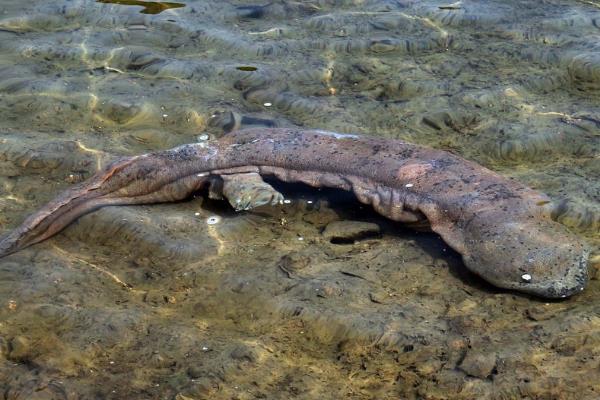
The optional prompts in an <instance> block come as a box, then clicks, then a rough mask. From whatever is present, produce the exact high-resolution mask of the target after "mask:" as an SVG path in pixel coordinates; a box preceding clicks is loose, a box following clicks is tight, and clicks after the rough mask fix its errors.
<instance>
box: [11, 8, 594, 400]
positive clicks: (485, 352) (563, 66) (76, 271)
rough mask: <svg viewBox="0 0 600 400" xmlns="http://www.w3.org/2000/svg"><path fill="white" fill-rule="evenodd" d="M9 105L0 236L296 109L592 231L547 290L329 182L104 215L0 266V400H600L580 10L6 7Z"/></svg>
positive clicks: (585, 30)
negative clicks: (558, 296)
mask: <svg viewBox="0 0 600 400" xmlns="http://www.w3.org/2000/svg"><path fill="white" fill-rule="evenodd" d="M0 116H1V118H0V229H1V232H5V231H7V230H9V229H11V228H13V227H15V226H16V225H18V224H19V223H20V222H21V221H22V219H23V218H24V217H26V216H27V215H29V214H30V213H31V212H33V211H34V210H35V209H37V208H38V207H39V206H40V205H41V204H43V203H44V202H46V201H48V200H50V199H51V198H53V197H54V196H55V195H56V194H57V193H59V192H60V191H62V190H64V189H65V188H67V187H69V186H70V185H71V184H73V183H75V182H78V181H81V180H82V179H85V178H87V177H89V176H90V175H91V174H93V173H94V172H95V171H96V170H97V169H98V168H100V167H101V166H102V165H104V164H106V163H107V162H109V161H110V160H112V159H114V158H116V157H118V156H120V155H133V154H140V153H144V152H149V151H153V150H162V149H165V148H169V147H173V146H176V145H179V144H183V143H189V142H194V141H197V140H205V139H206V138H208V140H211V139H212V138H215V137H219V136H221V135H223V134H226V133H227V132H229V131H232V130H234V129H239V128H245V127H255V126H265V127H273V126H300V127H306V128H319V129H325V130H331V131H338V132H352V133H359V134H371V135H377V136H381V137H389V138H401V139H404V140H408V141H411V142H415V143H420V144H424V145H428V146H432V147H436V148H440V149H445V150H448V151H451V152H453V153H456V154H460V155H462V156H463V157H465V158H467V159H471V160H475V161H477V162H479V163H481V164H483V165H485V166H487V167H489V168H491V169H493V170H495V171H498V172H499V173H501V174H504V175H506V176H508V177H510V178H514V179H519V180H521V181H523V182H525V183H527V184H528V185H530V186H533V187H535V188H537V189H539V190H541V191H544V192H546V193H548V194H549V195H550V196H551V198H552V199H553V201H554V203H555V204H556V211H555V218H556V219H558V220H559V221H561V222H563V223H564V224H566V225H568V226H569V227H571V228H572V229H573V230H574V231H576V232H578V233H579V234H581V235H582V236H584V237H585V238H586V239H587V240H588V241H589V242H590V243H591V244H592V245H593V246H594V248H595V256H594V258H593V263H592V275H593V277H594V279H593V280H592V281H591V282H590V285H589V287H588V289H587V290H586V291H585V292H584V293H582V294H581V295H579V296H577V297H575V298H573V299H569V300H567V301H563V302H553V303H545V302H541V301H539V300H536V299H533V298H529V297H526V296H522V295H519V294H515V293H507V292H504V291H500V290H497V289H494V288H492V287H490V286H489V285H486V284H485V283H484V282H482V281H481V280H479V279H477V278H475V277H473V276H472V275H470V274H468V273H467V272H465V268H464V266H463V265H462V263H461V261H460V258H459V257H458V256H457V255H456V254H455V253H453V252H452V251H451V250H450V249H448V248H447V247H446V246H445V244H444V243H443V242H442V241H441V240H440V239H439V238H437V237H436V236H435V235H432V234H427V233H419V232H414V231H412V230H408V229H404V228H403V227H402V226H401V225H399V224H395V223H391V222H389V221H385V220H383V219H381V218H379V217H378V216H376V215H375V214H374V213H372V212H370V211H369V210H366V209H363V208H362V207H361V206H360V205H359V204H358V203H356V202H355V201H353V200H352V199H351V198H348V197H347V196H344V195H341V194H339V193H335V192H329V191H310V190H308V189H307V188H299V187H296V186H284V187H282V188H281V189H282V190H283V191H284V193H285V194H286V196H287V197H288V198H289V199H290V200H291V202H290V203H289V204H284V205H282V206H280V207H267V208H262V209H259V210H256V211H254V212H249V213H235V212H233V211H232V210H231V209H229V208H228V206H227V205H226V204H224V203H223V202H218V201H211V200H207V199H204V198H202V197H201V196H199V197H197V198H194V199H191V200H190V201H188V202H182V203H177V204H162V205H151V206H139V207H108V208H104V209H102V210H99V211H97V212H94V213H92V214H89V215H87V216H85V217H83V218H81V219H80V220H79V221H77V222H76V223H74V224H73V225H72V226H70V227H69V228H67V229H66V230H65V231H64V232H63V233H61V234H60V235H58V236H56V237H55V238H53V239H51V240H48V241H46V242H44V243H41V244H39V245H36V246H34V247H32V248H29V249H26V250H24V251H21V252H19V253H17V254H15V255H12V256H10V257H7V258H4V259H2V260H0V398H1V396H4V398H5V399H80V398H81V399H178V400H186V399H204V398H211V399H215V398H219V399H220V398H223V399H253V398H269V399H271V398H286V399H287V398H300V399H315V398H331V399H338V398H354V399H369V398H391V399H396V398H403V399H417V398H418V399H423V398H426V399H473V398H480V399H570V398H573V399H575V398H576V399H595V398H598V394H597V393H598V392H599V391H600V383H598V382H600V380H599V379H598V378H600V376H599V375H600V373H599V369H598V357H600V318H599V315H598V309H599V308H600V286H599V284H598V281H597V280H596V278H595V276H596V275H595V274H596V268H598V264H600V262H599V258H598V254H599V251H598V249H599V246H600V232H599V231H600V180H599V179H598V177H599V176H600V156H599V154H600V153H599V150H600V7H599V6H598V5H597V4H596V3H595V2H591V1H590V2H587V1H586V2H583V1H581V2H579V1H538V2H533V1H531V2H529V1H517V0H509V1H499V0H498V1H486V2H476V1H459V2H444V1H430V0H427V1H411V0H406V1H405V0H400V1H386V0H379V1H377V0H373V1H371V0H367V1H365V0H354V1H353V0H338V1H333V0H315V1H306V2H294V1H285V0H281V1H274V2H270V3H269V2H264V3H253V2H250V1H195V0H194V1H192V0H190V1H179V2H177V3H175V2H142V1H120V0H118V1H117V0H115V1H108V0H107V1H98V2H97V1H92V0H74V1H65V0H63V1H60V0H59V1H54V2H47V1H36V0H33V1H29V2H26V3H24V2H22V1H17V0H4V1H3V2H2V4H1V5H0ZM344 220H358V221H367V222H374V223H376V224H378V225H379V226H380V228H381V233H380V234H379V235H372V236H367V237H366V238H363V239H361V240H357V241H354V242H353V241H350V243H348V241H344V240H342V241H333V243H332V241H330V240H329V239H327V238H326V237H325V236H324V235H323V230H324V228H325V227H326V226H327V225H328V224H329V223H331V222H334V221H344ZM215 221H216V222H217V223H213V222H215ZM209 222H210V223H209ZM1 232H0V233H1Z"/></svg>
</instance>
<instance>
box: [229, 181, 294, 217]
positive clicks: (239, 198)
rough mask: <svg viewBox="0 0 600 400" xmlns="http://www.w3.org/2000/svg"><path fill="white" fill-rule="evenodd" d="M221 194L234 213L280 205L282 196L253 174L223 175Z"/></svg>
mask: <svg viewBox="0 0 600 400" xmlns="http://www.w3.org/2000/svg"><path fill="white" fill-rule="evenodd" d="M221 178H222V179H223V188H222V193H223V196H224V197H225V198H227V200H228V201H229V204H231V206H232V207H233V208H235V210H236V211H242V210H250V209H252V208H256V207H260V206H263V205H266V204H271V205H275V204H280V203H282V202H283V195H282V194H281V193H279V192H278V191H277V190H275V189H274V188H273V187H272V186H271V185H269V184H268V183H266V182H265V181H263V180H262V178H261V177H260V175H259V174H257V173H255V172H250V173H240V174H231V175H228V174H224V175H221Z"/></svg>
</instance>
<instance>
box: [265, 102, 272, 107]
mask: <svg viewBox="0 0 600 400" xmlns="http://www.w3.org/2000/svg"><path fill="white" fill-rule="evenodd" d="M272 105H273V104H271V103H265V104H263V106H265V107H271V106H272Z"/></svg>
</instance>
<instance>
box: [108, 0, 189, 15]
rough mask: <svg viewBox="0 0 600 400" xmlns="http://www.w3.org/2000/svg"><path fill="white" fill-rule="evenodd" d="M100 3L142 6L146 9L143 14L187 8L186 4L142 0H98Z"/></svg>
mask: <svg viewBox="0 0 600 400" xmlns="http://www.w3.org/2000/svg"><path fill="white" fill-rule="evenodd" d="M97 1H98V3H105V4H121V5H124V6H140V7H144V9H143V10H142V11H140V12H141V13H142V14H160V13H161V12H163V11H165V10H169V9H171V8H181V7H185V4H184V3H171V2H166V1H140V0H97Z"/></svg>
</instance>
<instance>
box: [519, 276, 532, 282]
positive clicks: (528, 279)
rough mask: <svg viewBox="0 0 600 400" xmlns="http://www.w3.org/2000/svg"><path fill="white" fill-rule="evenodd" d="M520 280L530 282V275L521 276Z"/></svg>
mask: <svg viewBox="0 0 600 400" xmlns="http://www.w3.org/2000/svg"><path fill="white" fill-rule="evenodd" d="M521 279H523V280H524V281H525V282H531V275H529V274H523V275H521Z"/></svg>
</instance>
